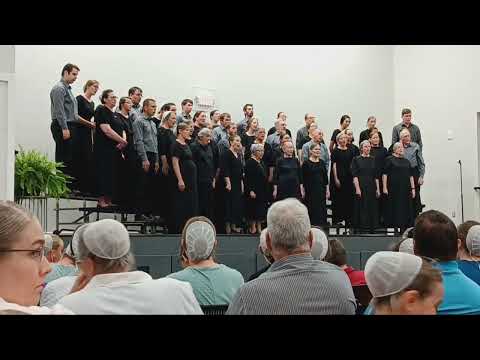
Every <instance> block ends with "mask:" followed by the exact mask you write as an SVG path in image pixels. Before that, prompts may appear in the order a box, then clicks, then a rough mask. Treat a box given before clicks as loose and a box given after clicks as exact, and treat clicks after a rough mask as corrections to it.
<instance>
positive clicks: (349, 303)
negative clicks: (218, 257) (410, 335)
mask: <svg viewBox="0 0 480 360" xmlns="http://www.w3.org/2000/svg"><path fill="white" fill-rule="evenodd" d="M267 226H268V231H267V238H266V241H267V248H268V249H269V250H270V251H271V253H272V256H273V258H274V259H275V262H274V263H273V264H272V266H271V267H270V269H269V270H268V272H266V273H264V274H263V275H262V276H261V277H259V278H257V279H255V280H253V281H250V282H248V283H246V284H244V285H243V286H242V287H241V288H240V289H239V290H238V292H237V293H236V294H235V297H234V299H233V301H232V302H231V304H230V306H229V308H228V310H227V314H245V315H246V314H283V315H289V314H331V315H334V314H350V315H353V314H354V313H355V296H354V295H353V290H352V287H351V286H350V283H349V281H348V277H347V276H346V274H345V272H344V271H342V270H341V269H339V268H338V267H336V266H334V265H332V264H328V263H326V262H323V261H318V260H314V259H313V257H312V254H311V248H312V242H313V238H312V231H311V226H310V220H309V218H308V211H307V208H306V207H305V205H303V204H302V203H301V202H300V201H298V200H296V199H286V200H283V201H279V202H276V203H274V204H273V205H272V206H271V207H270V209H269V210H268V214H267ZM312 299H315V301H312Z"/></svg>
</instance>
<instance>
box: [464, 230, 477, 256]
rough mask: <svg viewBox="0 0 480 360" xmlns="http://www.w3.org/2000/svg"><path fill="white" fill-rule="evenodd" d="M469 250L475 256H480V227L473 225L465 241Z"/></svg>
mask: <svg viewBox="0 0 480 360" xmlns="http://www.w3.org/2000/svg"><path fill="white" fill-rule="evenodd" d="M465 242H466V245H467V249H468V251H469V252H470V254H471V255H473V256H480V225H473V226H472V227H471V228H470V230H468V234H467V238H466V239H465Z"/></svg>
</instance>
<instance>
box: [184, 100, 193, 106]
mask: <svg viewBox="0 0 480 360" xmlns="http://www.w3.org/2000/svg"><path fill="white" fill-rule="evenodd" d="M187 104H192V105H193V100H191V99H183V100H182V106H185V105H187Z"/></svg>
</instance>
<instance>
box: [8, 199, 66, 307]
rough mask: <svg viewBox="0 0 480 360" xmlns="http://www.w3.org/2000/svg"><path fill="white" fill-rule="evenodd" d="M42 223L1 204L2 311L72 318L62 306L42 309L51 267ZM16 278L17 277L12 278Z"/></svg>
mask: <svg viewBox="0 0 480 360" xmlns="http://www.w3.org/2000/svg"><path fill="white" fill-rule="evenodd" d="M44 243H45V238H44V234H43V231H42V227H41V225H40V223H39V222H38V220H37V219H36V218H35V217H34V216H33V215H32V214H31V213H29V212H28V211H27V210H26V209H24V208H23V207H21V206H19V205H17V204H15V203H14V202H11V201H0V311H1V312H6V313H8V312H19V313H24V314H31V315H34V314H72V312H71V311H69V310H67V309H65V308H64V307H62V306H55V307H53V308H51V309H49V308H46V307H38V306H37V305H38V303H39V301H40V295H41V293H42V291H43V288H44V287H45V277H46V275H47V274H48V273H49V272H50V270H51V267H50V264H49V262H48V261H47V259H46V257H45V254H44V249H43V246H44ZM12 274H14V275H12Z"/></svg>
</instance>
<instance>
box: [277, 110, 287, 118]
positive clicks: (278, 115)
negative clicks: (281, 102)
mask: <svg viewBox="0 0 480 360" xmlns="http://www.w3.org/2000/svg"><path fill="white" fill-rule="evenodd" d="M281 114H285V112H283V111H280V112H279V113H278V114H277V119H278V118H279V117H280V115H281Z"/></svg>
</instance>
